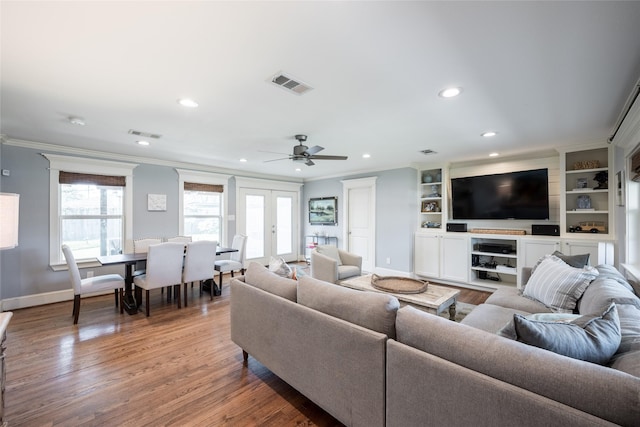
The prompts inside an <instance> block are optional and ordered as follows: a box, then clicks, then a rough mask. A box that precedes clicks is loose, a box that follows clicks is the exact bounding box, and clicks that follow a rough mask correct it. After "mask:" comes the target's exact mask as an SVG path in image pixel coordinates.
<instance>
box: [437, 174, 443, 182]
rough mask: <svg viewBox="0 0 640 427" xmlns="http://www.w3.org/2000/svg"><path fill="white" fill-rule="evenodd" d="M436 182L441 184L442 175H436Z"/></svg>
mask: <svg viewBox="0 0 640 427" xmlns="http://www.w3.org/2000/svg"><path fill="white" fill-rule="evenodd" d="M436 182H442V174H441V173H440V172H438V173H437V174H436Z"/></svg>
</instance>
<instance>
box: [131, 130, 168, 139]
mask: <svg viewBox="0 0 640 427" xmlns="http://www.w3.org/2000/svg"><path fill="white" fill-rule="evenodd" d="M129 133H130V134H131V135H136V136H142V137H144V138H153V139H160V137H161V136H162V135H158V134H156V133H149V132H142V131H139V130H135V129H129Z"/></svg>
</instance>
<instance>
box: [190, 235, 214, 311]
mask: <svg viewBox="0 0 640 427" xmlns="http://www.w3.org/2000/svg"><path fill="white" fill-rule="evenodd" d="M217 247H218V242H215V241H211V240H200V241H198V242H192V243H187V250H186V252H185V253H184V268H183V269H182V283H184V306H185V307H186V306H187V304H188V302H187V283H190V282H191V283H192V282H195V281H198V282H200V295H202V281H203V280H207V279H212V278H213V265H214V263H215V260H216V248H217ZM211 299H213V290H212V291H211Z"/></svg>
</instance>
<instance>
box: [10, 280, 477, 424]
mask: <svg viewBox="0 0 640 427" xmlns="http://www.w3.org/2000/svg"><path fill="white" fill-rule="evenodd" d="M228 280H229V278H228V277H227V276H225V286H224V287H223V291H222V295H221V296H220V297H215V298H214V300H213V301H210V300H209V296H208V295H203V296H202V297H200V296H199V292H198V287H197V286H195V287H194V288H193V289H192V290H191V292H190V294H189V306H188V307H186V308H185V307H184V306H183V308H182V309H180V310H178V309H177V307H176V305H175V304H170V303H167V302H166V299H165V298H163V296H162V295H161V294H160V292H159V291H158V290H156V291H155V292H152V293H151V294H152V296H151V316H150V317H149V318H147V317H145V315H144V313H143V312H140V313H138V314H135V315H128V314H126V313H125V314H122V315H121V314H120V312H119V310H117V309H116V308H115V306H114V299H113V295H105V296H100V297H93V298H83V300H82V304H81V308H80V320H79V324H78V325H76V326H74V325H73V318H72V316H71V310H72V302H71V301H69V302H64V303H57V304H50V305H46V306H39V307H32V308H25V309H21V310H16V311H14V316H13V318H12V320H11V323H10V324H9V327H8V330H7V356H6V370H7V372H6V391H5V421H7V422H8V424H9V426H11V427H18V426H133V425H135V426H187V425H188V426H223V425H232V426H339V425H341V424H340V423H339V422H338V421H337V420H335V419H334V418H333V417H331V416H330V415H329V414H327V413H326V412H325V411H323V410H322V409H321V408H319V407H318V406H317V405H315V404H314V403H313V402H311V401H310V400H308V399H307V398H306V397H304V396H302V395H301V394H300V393H298V392H297V391H296V390H294V389H293V388H292V387H290V386H289V385H288V384H286V383H285V382H284V381H282V380H280V379H279V378H278V377H277V376H275V375H274V374H272V373H271V372H270V371H269V370H268V369H266V368H265V367H263V366H262V365H261V364H260V363H258V362H257V361H256V360H255V359H253V358H252V357H250V358H249V362H248V364H247V365H246V366H245V365H243V363H242V352H241V350H240V348H238V347H237V346H236V345H235V344H234V343H232V342H231V339H230V337H229V287H228ZM482 294H486V295H482ZM488 295H489V294H487V293H481V292H476V291H472V290H466V289H465V290H463V293H462V294H461V298H460V301H462V302H468V303H471V304H478V303H479V302H477V301H484V299H486V297H487V296H488Z"/></svg>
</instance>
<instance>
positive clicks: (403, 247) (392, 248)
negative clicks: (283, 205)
mask: <svg viewBox="0 0 640 427" xmlns="http://www.w3.org/2000/svg"><path fill="white" fill-rule="evenodd" d="M374 176H375V177H377V180H376V267H379V268H385V269H391V270H396V271H402V272H405V273H410V272H411V271H413V234H414V232H415V230H416V228H417V220H418V219H417V218H418V213H417V212H418V201H417V197H416V194H417V191H418V180H417V171H416V170H415V169H412V168H401V169H391V170H387V171H381V172H375V173H369V174H360V175H349V176H345V177H339V178H330V179H325V180H318V181H310V182H306V183H305V185H304V190H303V200H302V206H303V209H302V210H303V215H302V218H301V224H303V227H301V228H302V230H303V233H302V234H303V236H307V235H312V234H314V233H315V232H318V233H320V234H324V233H325V231H326V232H327V233H328V234H329V235H330V236H338V239H339V240H338V246H339V247H340V248H344V247H345V242H343V241H342V236H343V232H344V224H342V223H341V221H340V219H342V209H344V200H343V197H342V192H343V190H342V182H341V181H342V180H349V179H358V178H369V177H374ZM331 196H338V218H339V221H338V225H337V226H311V225H309V199H310V198H313V197H331ZM302 244H303V248H301V251H302V252H301V253H304V251H303V250H304V244H305V239H303V240H302ZM387 258H390V259H391V263H390V264H387V263H386V259H387Z"/></svg>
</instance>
